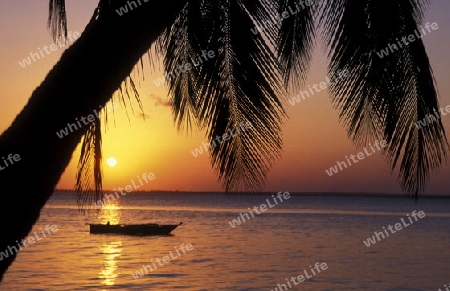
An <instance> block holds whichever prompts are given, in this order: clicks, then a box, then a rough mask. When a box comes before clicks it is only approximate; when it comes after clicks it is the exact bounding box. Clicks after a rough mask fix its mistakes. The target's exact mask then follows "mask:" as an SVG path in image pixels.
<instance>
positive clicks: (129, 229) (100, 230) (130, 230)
mask: <svg viewBox="0 0 450 291" xmlns="http://www.w3.org/2000/svg"><path fill="white" fill-rule="evenodd" d="M179 225H181V223H180V224H154V223H148V224H115V225H106V224H89V231H90V233H93V234H126V235H169V234H170V233H171V232H172V231H173V230H174V229H175V228H177V227H178V226H179Z"/></svg>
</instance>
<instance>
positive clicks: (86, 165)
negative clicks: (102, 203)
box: [74, 119, 103, 211]
mask: <svg viewBox="0 0 450 291" xmlns="http://www.w3.org/2000/svg"><path fill="white" fill-rule="evenodd" d="M101 145H102V133H101V122H100V119H96V120H95V121H94V122H92V123H90V124H89V129H88V131H87V132H86V133H85V134H84V137H83V143H82V146H81V154H80V159H79V162H78V168H77V173H76V182H75V187H74V191H75V193H77V203H78V206H79V210H80V211H84V206H86V205H90V204H92V203H94V202H97V201H98V200H101V199H102V198H103V192H102V150H101Z"/></svg>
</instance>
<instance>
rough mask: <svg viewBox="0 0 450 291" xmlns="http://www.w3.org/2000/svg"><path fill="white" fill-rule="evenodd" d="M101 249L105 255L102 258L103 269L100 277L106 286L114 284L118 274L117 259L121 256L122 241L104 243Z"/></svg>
mask: <svg viewBox="0 0 450 291" xmlns="http://www.w3.org/2000/svg"><path fill="white" fill-rule="evenodd" d="M100 250H101V251H102V253H103V254H104V255H105V257H104V258H103V260H102V269H101V271H100V272H99V273H98V275H99V278H100V279H101V280H102V284H104V285H106V286H113V285H114V283H115V281H116V278H117V276H119V274H118V272H117V268H118V265H117V261H116V259H117V258H118V257H120V255H121V252H122V242H121V241H114V242H110V243H107V244H103V245H102V246H101V247H100Z"/></svg>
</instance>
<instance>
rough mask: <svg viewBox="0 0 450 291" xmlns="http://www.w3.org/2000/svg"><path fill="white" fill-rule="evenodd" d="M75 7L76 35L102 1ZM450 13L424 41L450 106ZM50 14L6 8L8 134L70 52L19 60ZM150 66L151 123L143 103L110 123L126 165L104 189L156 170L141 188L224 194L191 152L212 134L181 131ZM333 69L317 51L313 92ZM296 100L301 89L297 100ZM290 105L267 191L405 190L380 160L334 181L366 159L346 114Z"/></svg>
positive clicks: (311, 102)
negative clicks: (347, 160) (341, 165)
mask: <svg viewBox="0 0 450 291" xmlns="http://www.w3.org/2000/svg"><path fill="white" fill-rule="evenodd" d="M68 2H69V3H68V5H67V10H68V23H69V30H70V31H72V32H76V31H79V32H82V31H83V28H84V25H85V24H86V23H87V21H88V20H89V18H90V17H91V15H92V11H93V10H94V8H95V7H96V3H97V2H96V1H93V0H85V1H82V2H78V1H68ZM449 9H450V3H448V1H447V0H438V1H434V5H433V6H432V8H431V9H430V10H429V11H428V13H427V15H426V21H430V22H437V23H438V24H439V29H438V30H436V31H433V33H431V34H429V35H427V36H425V37H424V41H425V45H426V46H427V50H428V52H429V56H430V60H431V64H432V65H433V69H434V72H435V75H436V79H437V83H438V88H439V92H440V96H441V99H440V105H441V107H445V106H446V105H450V84H449V83H448V76H449V75H450V56H449V55H448V47H449V44H450V32H449V31H450V30H449V29H450V20H449V19H448V16H447V12H448V11H450V10H449ZM47 10H48V7H47V1H33V0H24V1H20V2H15V1H10V2H7V1H1V2H0V38H1V40H2V41H1V43H0V67H1V68H2V69H1V70H0V108H1V115H0V132H3V131H4V130H5V129H6V128H7V127H8V126H9V125H10V123H11V122H12V120H13V119H14V117H15V116H16V115H17V114H18V113H19V112H20V110H21V109H22V108H23V106H24V105H25V104H26V102H27V100H28V98H29V97H30V95H31V92H32V91H33V90H34V88H36V87H37V86H38V85H39V84H40V82H41V81H42V80H43V79H44V77H45V75H46V74H47V72H48V71H49V70H50V69H51V68H52V66H53V65H54V64H55V63H56V62H57V61H58V59H59V57H60V55H61V52H62V49H59V50H57V51H55V52H52V53H51V54H48V55H45V57H44V58H42V59H40V60H37V61H36V62H33V63H31V64H30V65H29V66H26V67H25V68H22V67H21V66H20V65H19V61H22V60H23V59H24V58H26V57H27V56H28V55H29V54H30V52H37V51H38V48H43V46H50V45H51V44H52V40H51V37H50V34H49V31H48V30H47V28H46V23H47ZM63 49H64V48H63ZM146 64H147V66H146V68H147V69H146V71H145V81H142V80H139V83H140V86H139V91H140V94H141V99H142V102H143V105H144V109H145V114H146V116H147V117H148V118H146V120H145V121H144V120H143V118H142V116H141V115H140V114H139V113H140V112H139V108H138V106H137V104H136V103H132V106H128V107H127V109H128V114H129V117H130V121H129V120H128V118H127V114H126V112H125V109H124V107H123V106H119V107H118V108H117V109H116V110H115V118H114V121H113V120H111V122H110V123H109V126H108V129H105V131H106V134H105V135H104V139H103V145H104V147H103V149H104V157H105V158H108V157H111V156H113V157H115V158H117V160H118V163H117V165H116V166H115V167H114V168H111V167H109V166H107V165H106V163H105V166H104V174H105V176H104V187H105V188H106V189H112V188H118V187H125V186H126V185H128V184H130V182H131V180H133V179H137V176H139V177H141V176H142V174H143V173H146V172H147V173H154V174H155V179H154V180H153V181H150V182H149V183H146V184H145V185H144V186H143V187H142V188H141V189H143V190H150V189H167V190H176V189H178V190H188V191H221V190H222V189H221V187H220V184H219V183H218V182H217V176H216V174H215V173H214V172H213V170H212V168H211V165H210V162H209V159H208V155H207V154H203V155H200V156H199V157H197V158H195V157H193V155H192V154H191V151H192V150H194V149H195V148H197V147H199V146H200V145H201V144H202V142H203V141H206V138H205V136H204V132H193V133H192V134H190V135H186V134H185V133H178V132H177V130H176V128H175V126H174V124H173V120H172V115H171V109H170V107H168V106H166V105H165V102H167V101H168V97H167V90H166V88H165V87H164V86H161V87H157V86H156V85H155V84H154V83H153V82H152V81H153V80H154V79H156V78H158V77H160V76H162V74H163V72H162V71H161V68H159V69H157V70H152V69H150V66H148V63H146ZM325 67H326V60H325V56H324V53H323V52H322V51H321V49H320V48H318V49H317V50H316V51H315V57H314V61H313V64H312V69H311V72H310V74H309V78H308V80H307V81H306V85H311V86H312V85H313V84H314V83H316V84H318V83H320V82H322V81H324V80H325ZM137 79H138V78H136V80H137ZM296 94H297V92H295V91H293V92H291V94H290V95H289V96H288V97H292V96H293V95H296ZM116 102H117V100H116ZM131 107H133V109H134V111H135V112H134V113H132V112H131ZM286 108H287V113H288V115H289V120H288V121H287V123H286V126H285V128H284V131H283V134H284V149H283V154H282V159H280V160H278V161H277V162H276V163H275V166H274V167H273V168H272V170H271V171H270V173H269V182H268V184H267V186H266V188H265V189H264V190H265V191H274V192H278V191H291V192H295V191H332V192H335V191H336V192H387V193H400V188H399V186H398V183H397V179H396V176H393V175H391V174H390V173H389V170H388V168H387V166H386V164H385V163H384V162H383V160H382V158H381V156H380V155H379V154H378V155H373V156H371V157H367V158H365V159H364V160H363V161H360V162H359V163H358V164H355V165H352V166H351V167H349V168H348V169H346V170H344V171H340V172H339V173H338V174H336V175H333V176H332V177H329V176H328V175H327V174H326V173H325V169H329V168H330V167H332V166H334V165H335V164H336V162H337V161H343V160H344V156H348V155H351V154H356V153H357V152H358V150H356V148H355V147H354V146H353V144H352V143H351V142H350V141H349V140H348V139H347V137H346V132H345V130H344V129H343V128H342V126H340V124H339V123H338V121H337V111H335V110H333V109H332V107H331V103H330V102H329V99H328V94H327V91H326V90H323V91H321V92H319V93H316V94H314V95H313V96H312V97H311V98H309V99H306V100H304V101H302V102H301V103H300V104H297V105H295V106H291V105H290V104H288V103H286ZM443 122H444V124H445V127H446V130H447V132H450V115H448V116H446V117H444V118H443ZM77 161H78V152H77V153H75V154H74V156H73V159H72V162H71V164H70V165H69V167H68V168H67V170H66V172H65V173H64V174H63V176H62V178H61V181H60V183H59V185H58V187H59V188H68V189H71V188H72V187H73V185H74V177H75V169H76V164H77ZM449 174H450V166H446V167H445V168H444V169H443V170H442V171H441V172H440V173H438V174H437V175H434V176H433V178H432V180H431V181H430V184H429V187H428V191H427V193H429V194H450V193H449V190H448V189H449V185H450V184H449V182H448V177H449Z"/></svg>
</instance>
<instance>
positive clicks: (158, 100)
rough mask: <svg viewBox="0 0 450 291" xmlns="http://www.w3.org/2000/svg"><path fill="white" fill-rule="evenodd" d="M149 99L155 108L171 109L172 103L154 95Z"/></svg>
mask: <svg viewBox="0 0 450 291" xmlns="http://www.w3.org/2000/svg"><path fill="white" fill-rule="evenodd" d="M150 98H151V99H152V100H154V101H155V103H154V104H155V106H163V107H171V106H172V102H171V101H169V100H167V98H163V97H161V96H159V95H156V94H153V93H152V94H150Z"/></svg>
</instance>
